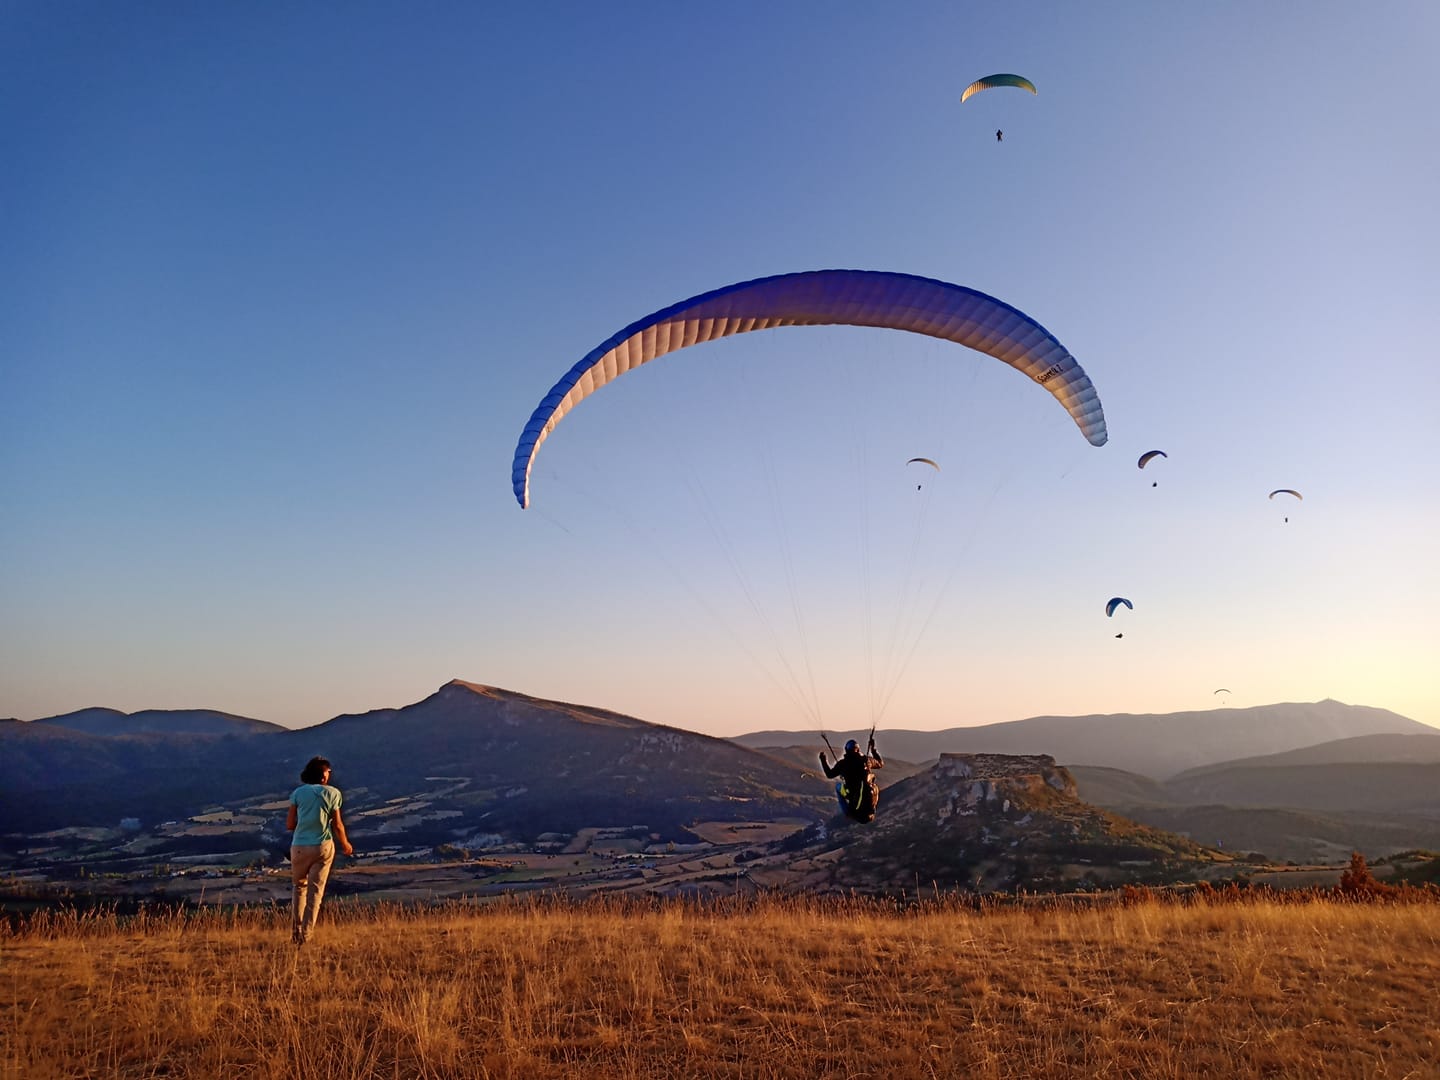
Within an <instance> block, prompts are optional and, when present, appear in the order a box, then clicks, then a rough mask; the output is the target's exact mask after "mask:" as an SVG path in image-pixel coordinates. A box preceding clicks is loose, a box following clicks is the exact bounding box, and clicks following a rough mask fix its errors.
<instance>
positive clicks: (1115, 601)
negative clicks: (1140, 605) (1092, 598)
mask: <svg viewBox="0 0 1440 1080" xmlns="http://www.w3.org/2000/svg"><path fill="white" fill-rule="evenodd" d="M1121 604H1124V605H1125V606H1126V607H1127V608H1129V609H1130V610H1131V611H1134V610H1135V605H1134V604H1132V603H1131V602H1130V601H1129V600H1126V599H1125V597H1123V596H1112V597H1111V598H1110V599H1109V600H1108V601H1106V603H1105V617H1106V618H1107V619H1110V618H1114V616H1115V609H1116V608H1118V607H1119V606H1120V605H1121ZM1115 636H1116V637H1117V638H1123V637H1124V636H1125V635H1124V634H1123V633H1122V634H1116V635H1115Z"/></svg>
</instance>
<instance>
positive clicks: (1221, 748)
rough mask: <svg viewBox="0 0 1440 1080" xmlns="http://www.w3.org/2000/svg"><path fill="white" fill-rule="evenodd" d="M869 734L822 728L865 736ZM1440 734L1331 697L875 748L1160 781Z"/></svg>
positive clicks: (788, 738) (774, 743) (755, 736)
mask: <svg viewBox="0 0 1440 1080" xmlns="http://www.w3.org/2000/svg"><path fill="white" fill-rule="evenodd" d="M867 734H868V733H867V732H864V731H855V732H838V733H836V732H830V733H829V737H830V739H831V741H832V742H834V743H835V744H836V745H837V746H838V745H839V740H841V739H846V738H856V739H859V740H860V741H861V742H864V740H865V737H866V735H867ZM1381 734H1399V735H1431V736H1434V735H1440V731H1437V729H1435V728H1432V727H1430V726H1429V725H1427V724H1422V723H1420V722H1419V721H1418V720H1410V719H1407V718H1406V717H1403V716H1400V715H1399V714H1398V713H1393V712H1390V711H1389V710H1386V709H1374V708H1369V707H1366V706H1363V705H1346V704H1343V703H1341V702H1339V701H1331V700H1328V699H1327V700H1325V701H1317V702H1313V703H1309V704H1304V703H1286V704H1277V705H1257V706H1254V707H1252V708H1245V709H1231V708H1224V709H1208V710H1204V711H1196V712H1178V713H1163V714H1157V713H1141V714H1135V713H1116V714H1112V715H1104V716H1034V717H1031V718H1029V719H1027V720H1010V721H1006V722H1004V723H999V724H982V725H980V726H978V727H956V728H945V729H944V730H941V731H909V730H904V729H885V730H882V731H880V732H878V733H877V734H876V736H875V741H876V743H877V744H878V746H879V748H880V751H881V753H884V754H887V755H888V754H894V755H895V756H896V757H898V758H903V759H905V760H906V761H915V762H923V761H934V760H935V759H937V758H938V757H939V756H940V755H941V754H1049V755H1050V756H1052V757H1053V758H1054V759H1055V760H1056V761H1058V762H1060V763H1062V764H1064V765H1067V766H1069V765H1100V766H1106V767H1108V768H1113V769H1124V770H1125V771H1126V772H1132V773H1139V774H1140V775H1142V776H1148V777H1152V778H1153V779H1156V780H1163V779H1166V778H1168V777H1171V776H1174V775H1176V774H1177V773H1181V772H1184V771H1186V770H1188V769H1195V768H1199V767H1202V766H1205V765H1214V764H1217V763H1220V762H1228V761H1235V760H1236V759H1239V758H1248V757H1254V756H1257V755H1262V754H1279V753H1284V752H1286V751H1291V750H1300V749H1303V748H1305V747H1311V746H1315V745H1317V744H1320V743H1330V742H1334V741H1336V740H1341V739H1351V738H1355V737H1357V736H1364V735H1381ZM735 741H736V742H738V743H740V744H742V745H744V746H751V747H755V748H757V749H765V748H772V747H787V746H795V745H807V746H808V745H813V744H815V743H817V742H819V733H818V732H816V731H794V730H792V731H783V730H782V731H756V732H752V733H750V734H747V735H741V736H738V737H737V738H736V739H735Z"/></svg>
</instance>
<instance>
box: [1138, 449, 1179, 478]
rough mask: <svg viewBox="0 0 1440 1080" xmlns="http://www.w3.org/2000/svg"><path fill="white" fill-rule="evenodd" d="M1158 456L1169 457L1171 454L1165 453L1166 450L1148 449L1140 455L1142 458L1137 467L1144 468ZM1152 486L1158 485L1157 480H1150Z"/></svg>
mask: <svg viewBox="0 0 1440 1080" xmlns="http://www.w3.org/2000/svg"><path fill="white" fill-rule="evenodd" d="M1157 457H1163V458H1167V459H1168V458H1169V457H1170V455H1169V454H1167V453H1165V451H1164V450H1146V451H1145V453H1143V454H1141V455H1140V460H1139V461H1137V462H1136V463H1135V467H1136V468H1139V469H1143V468H1145V466H1146V465H1149V464H1150V462H1152V461H1154V460H1155V459H1156V458H1157ZM1150 486H1151V487H1155V486H1157V485H1156V482H1155V481H1154V480H1152V481H1150Z"/></svg>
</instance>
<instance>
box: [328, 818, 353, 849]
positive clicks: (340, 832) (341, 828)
mask: <svg viewBox="0 0 1440 1080" xmlns="http://www.w3.org/2000/svg"><path fill="white" fill-rule="evenodd" d="M330 831H331V832H333V833H334V834H335V839H336V840H338V841H340V850H341V851H343V852H344V853H345V854H346V855H354V854H355V849H354V848H353V847H351V846H350V838H349V837H348V836H346V835H345V822H343V821H341V820H340V808H339V807H338V806H337V807H336V808H335V813H334V814H333V815H331V818H330Z"/></svg>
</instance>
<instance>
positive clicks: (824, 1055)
mask: <svg viewBox="0 0 1440 1080" xmlns="http://www.w3.org/2000/svg"><path fill="white" fill-rule="evenodd" d="M1437 938H1440V907H1437V906H1436V905H1434V904H1417V905H1392V906H1367V905H1363V904H1347V903H1334V902H1319V901H1317V902H1312V903H1306V904H1280V903H1275V902H1268V901H1264V902H1258V903H1248V904H1218V903H1217V904H1199V905H1194V906H1179V905H1167V904H1161V903H1157V902H1154V901H1151V900H1147V899H1143V898H1142V899H1141V900H1140V901H1139V902H1134V903H1131V904H1129V905H1128V906H1124V905H1119V904H1116V905H1112V906H1109V907H1105V908H1095V907H1079V906H1074V907H1066V906H1064V905H1057V906H1049V907H1044V908H1039V909H1035V910H1019V909H1008V910H1000V909H997V910H978V911H977V910H970V909H967V908H965V907H962V906H959V905H945V904H930V905H920V906H918V907H915V908H912V909H909V910H905V911H901V910H898V909H897V908H896V907H895V906H894V905H885V904H882V903H878V902H867V901H860V900H855V901H833V900H832V901H823V902H822V901H818V900H803V899H802V900H797V899H779V898H775V899H761V900H759V901H756V902H750V903H743V904H732V905H725V906H712V907H696V906H687V905H683V904H679V903H670V904H661V903H656V904H622V903H617V902H615V901H603V900H594V901H586V902H565V901H560V900H552V901H540V902H528V903H527V902H514V903H502V904H498V905H494V906H491V907H486V908H476V907H467V906H463V905H458V904H457V905H450V906H446V907H442V908H438V909H425V910H405V909H400V908H395V907H363V906H360V905H354V904H344V903H337V904H334V905H332V906H331V907H330V908H329V909H328V910H327V912H326V914H325V916H324V917H323V918H322V925H321V928H320V930H319V932H318V937H317V940H316V941H315V942H314V943H312V944H311V945H310V946H307V947H306V948H305V949H304V950H300V951H297V950H296V949H295V947H294V946H292V945H291V944H290V943H289V940H288V924H287V923H286V922H285V921H284V919H283V918H281V917H279V916H278V915H277V914H274V913H269V912H262V911H242V912H239V913H234V914H228V915H227V914H222V913H210V914H202V915H199V916H196V915H193V914H192V915H179V914H172V915H162V916H151V917H143V918H137V919H133V920H124V919H118V918H115V917H113V916H91V917H88V918H87V917H69V918H66V917H38V918H35V919H33V920H31V921H30V922H29V923H28V924H25V925H22V926H21V927H20V929H18V930H16V931H12V932H10V933H9V935H8V936H6V937H4V938H3V939H0V949H3V953H0V1009H3V1013H0V1069H3V1076H4V1077H6V1078H11V1077H15V1078H20V1077H24V1078H27V1080H29V1078H34V1080H45V1078H49V1077H162V1076H163V1077H206V1078H218V1077H255V1078H277V1080H278V1078H286V1080H290V1078H309V1077H315V1078H319V1077H327V1078H329V1077H334V1078H352V1077H425V1078H432V1077H433V1078H441V1077H444V1078H462V1077H507V1078H509V1077H585V1078H586V1080H597V1078H605V1080H610V1078H617V1077H618V1078H626V1077H632V1078H633V1077H666V1078H678V1077H746V1078H751V1077H806V1078H809V1077H836V1078H839V1077H864V1076H886V1077H891V1078H908V1077H981V1078H983V1077H1041V1076H1044V1077H1080V1076H1085V1077H1090V1076H1114V1077H1146V1078H1150V1077H1177V1078H1178V1077H1182V1076H1183V1077H1193V1076H1211V1077H1234V1076H1267V1077H1307V1078H1309V1077H1319V1076H1324V1077H1422V1076H1423V1077H1434V1076H1437V1075H1440V1064H1437V1063H1440V1003H1437V1002H1440V997H1437V993H1436V987H1437V986H1440V941H1437Z"/></svg>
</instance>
